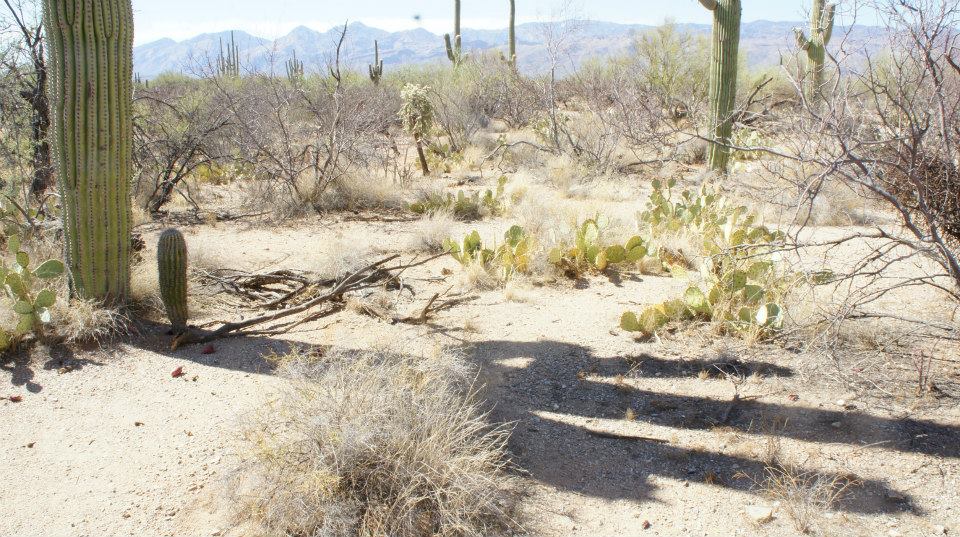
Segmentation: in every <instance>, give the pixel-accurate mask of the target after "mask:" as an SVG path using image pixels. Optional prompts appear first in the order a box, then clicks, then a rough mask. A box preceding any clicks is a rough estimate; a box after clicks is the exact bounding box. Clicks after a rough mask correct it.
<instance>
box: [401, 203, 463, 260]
mask: <svg viewBox="0 0 960 537" xmlns="http://www.w3.org/2000/svg"><path fill="white" fill-rule="evenodd" d="M456 223H457V222H456V220H455V219H454V218H453V215H452V214H451V213H450V212H449V211H437V212H435V213H432V214H424V215H423V216H421V217H420V221H419V222H417V225H416V226H415V228H414V230H413V236H412V237H410V242H409V244H408V248H409V249H411V250H414V251H418V252H429V253H440V252H442V251H443V250H444V246H443V243H444V241H446V240H447V239H448V238H449V237H450V235H451V230H452V229H453V227H454V226H455V225H456Z"/></svg>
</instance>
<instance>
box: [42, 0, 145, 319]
mask: <svg viewBox="0 0 960 537" xmlns="http://www.w3.org/2000/svg"><path fill="white" fill-rule="evenodd" d="M43 23H44V29H45V30H46V33H47V39H48V40H49V43H50V45H49V57H50V87H49V90H50V104H51V112H52V120H53V121H52V123H53V130H52V133H51V136H50V140H51V145H52V146H53V153H54V160H55V162H56V168H57V171H58V174H59V183H60V193H61V198H62V202H63V213H64V214H63V226H64V234H65V242H66V247H65V259H66V264H67V267H68V269H69V271H70V285H71V292H72V293H74V294H75V295H78V296H81V297H84V298H93V299H99V300H101V301H103V302H105V303H107V304H118V303H122V302H123V301H125V300H126V298H127V297H128V295H129V291H130V180H131V176H132V173H133V168H132V158H131V156H132V155H131V144H132V141H133V114H132V108H133V9H132V7H131V4H130V0H44V2H43Z"/></svg>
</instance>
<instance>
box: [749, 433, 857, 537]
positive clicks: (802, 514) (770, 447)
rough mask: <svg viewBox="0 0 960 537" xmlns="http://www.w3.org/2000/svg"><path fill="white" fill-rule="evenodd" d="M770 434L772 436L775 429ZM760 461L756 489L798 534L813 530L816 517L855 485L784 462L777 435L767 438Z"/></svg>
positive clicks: (849, 479)
mask: <svg viewBox="0 0 960 537" xmlns="http://www.w3.org/2000/svg"><path fill="white" fill-rule="evenodd" d="M783 426H785V425H783ZM772 432H773V433H774V434H776V431H775V430H774V431H772ZM763 459H764V461H765V462H766V470H765V472H766V476H765V478H764V479H763V481H761V482H760V489H761V490H762V492H763V493H764V494H765V495H766V496H767V497H769V498H770V499H771V500H774V501H776V502H778V504H779V508H780V509H782V510H783V511H784V512H785V513H786V514H787V516H788V517H789V518H790V520H791V522H792V523H793V526H794V528H795V529H796V530H797V531H799V532H801V533H810V532H811V531H812V530H814V529H815V524H816V522H817V521H818V520H819V519H820V517H822V516H823V514H824V513H826V512H827V511H829V510H830V509H831V508H832V507H833V506H834V505H835V504H836V503H837V502H838V501H840V500H841V499H842V498H843V496H844V494H845V493H846V492H847V490H848V489H850V488H851V487H854V486H856V485H857V480H856V479H854V478H850V477H844V476H839V475H836V474H823V473H819V472H811V471H808V470H804V469H803V468H800V467H798V466H796V465H793V464H789V463H786V462H784V461H783V460H782V457H781V449H780V439H779V437H777V436H771V437H768V439H767V443H766V448H765V450H764V453H763Z"/></svg>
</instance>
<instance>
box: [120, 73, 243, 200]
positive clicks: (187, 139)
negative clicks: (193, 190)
mask: <svg viewBox="0 0 960 537" xmlns="http://www.w3.org/2000/svg"><path fill="white" fill-rule="evenodd" d="M227 130H228V117H227V114H226V111H225V110H224V109H223V107H222V106H220V104H219V103H218V102H217V101H216V100H215V99H213V98H212V96H211V95H210V91H209V87H208V85H207V84H206V83H205V82H204V81H202V80H191V79H186V80H176V79H165V80H164V81H162V83H157V82H155V83H154V84H153V86H152V87H151V88H139V89H138V90H137V95H136V99H135V100H134V130H133V132H134V138H133V158H134V171H135V172H136V173H135V175H134V180H133V195H134V198H135V199H136V202H137V204H138V205H140V206H141V207H143V208H144V209H146V210H148V211H149V212H151V213H157V212H159V211H160V210H161V209H162V208H163V207H164V205H166V204H167V203H168V202H169V201H170V200H171V198H172V196H173V195H174V193H176V192H177V191H181V192H182V190H181V184H182V183H183V182H184V181H186V180H187V179H188V178H190V177H191V175H193V174H195V173H196V174H198V175H201V176H203V177H204V178H205V179H213V182H214V183H215V184H222V183H225V182H229V177H228V173H229V172H228V171H227V168H226V167H225V166H223V165H222V164H220V163H218V162H217V159H218V158H221V157H222V156H224V155H222V154H221V153H222V152H223V151H226V150H227V147H225V146H224V144H223V143H222V141H223V138H222V137H223V135H224V134H226V132H227Z"/></svg>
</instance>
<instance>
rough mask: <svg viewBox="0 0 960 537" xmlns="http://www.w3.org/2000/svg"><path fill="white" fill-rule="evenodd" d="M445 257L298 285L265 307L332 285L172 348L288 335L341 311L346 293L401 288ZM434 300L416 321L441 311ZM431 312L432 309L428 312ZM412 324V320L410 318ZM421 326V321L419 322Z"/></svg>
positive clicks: (187, 337) (375, 266) (381, 264)
mask: <svg viewBox="0 0 960 537" xmlns="http://www.w3.org/2000/svg"><path fill="white" fill-rule="evenodd" d="M444 255H446V253H443V254H438V255H435V256H432V257H428V258H426V259H422V260H419V261H418V260H414V261H411V262H409V263H406V264H403V263H398V264H395V265H389V266H388V264H389V263H390V262H392V261H394V260H397V259H398V258H399V257H400V255H399V254H395V255H391V256H389V257H385V258H383V259H381V260H379V261H376V262H374V263H370V264H369V265H366V266H364V267H362V268H360V269H358V270H356V271H354V272H352V273H350V274H348V275H346V276H344V277H343V278H341V279H339V280H336V281H334V282H329V281H315V282H309V283H303V282H300V283H301V284H300V285H298V286H297V287H296V288H295V289H294V290H292V291H290V292H289V293H287V294H286V295H284V296H281V297H279V298H274V299H273V300H271V301H270V302H269V304H268V305H270V306H271V307H276V306H277V305H281V304H286V303H289V302H290V301H291V299H293V298H294V297H301V298H302V295H303V294H304V292H305V291H306V290H307V289H316V288H318V287H323V286H324V284H327V285H331V283H332V287H331V288H330V289H329V290H327V291H325V292H323V293H321V294H319V295H317V296H315V297H312V298H310V299H308V300H306V301H304V302H302V303H300V304H297V305H295V306H289V307H286V308H284V309H279V310H276V311H272V312H270V313H267V314H264V315H259V316H256V317H251V318H249V319H242V320H237V321H222V322H214V323H209V324H208V325H206V326H210V325H220V326H218V327H217V328H216V329H213V330H204V329H203V328H202V327H201V328H191V329H190V330H188V331H187V332H185V333H184V334H181V335H179V336H177V337H176V338H175V339H174V341H173V344H172V348H173V349H176V348H177V347H180V346H183V345H188V344H192V343H208V342H210V341H213V340H216V339H220V338H223V337H227V336H234V335H265V334H280V333H284V332H288V331H290V330H291V329H292V328H294V327H296V326H299V325H301V324H303V323H305V322H308V321H312V320H316V319H319V318H321V317H325V316H327V315H330V314H332V313H336V312H338V311H341V310H342V309H343V307H344V305H343V296H344V295H345V294H346V293H349V292H355V291H360V290H362V289H367V288H370V287H374V286H389V285H391V284H394V285H398V286H401V287H402V284H401V283H400V276H401V275H402V274H403V273H404V272H405V271H406V270H408V269H411V268H413V267H417V266H420V265H424V264H426V263H428V262H430V261H432V260H434V259H437V258H439V257H442V256H444ZM437 298H438V296H437V297H434V299H432V300H431V301H430V302H429V303H428V304H427V307H426V308H424V310H423V311H422V312H421V313H420V315H419V316H418V318H422V319H423V320H425V319H426V316H427V315H428V314H429V313H431V311H437V310H438V309H442V306H443V304H441V305H440V306H434V305H433V304H434V302H435V301H436V300H437ZM328 305H329V306H332V307H330V308H327V309H323V310H320V311H316V310H317V309H318V308H320V307H321V306H328ZM431 308H432V309H431ZM298 314H307V315H306V316H304V317H302V318H300V319H297V320H293V321H292V322H286V323H280V324H275V325H273V326H268V327H266V328H260V327H262V326H263V325H265V324H267V323H274V322H276V321H280V320H283V319H288V318H290V317H292V316H294V315H298ZM411 320H412V318H411ZM402 322H411V321H409V320H408V321H402ZM421 322H422V321H421Z"/></svg>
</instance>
